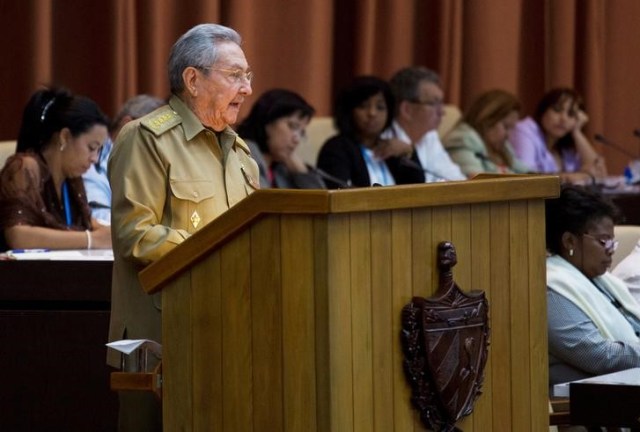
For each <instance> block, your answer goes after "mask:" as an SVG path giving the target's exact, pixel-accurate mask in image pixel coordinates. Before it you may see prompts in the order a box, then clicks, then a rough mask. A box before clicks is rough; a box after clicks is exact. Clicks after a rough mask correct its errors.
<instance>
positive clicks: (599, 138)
mask: <svg viewBox="0 0 640 432" xmlns="http://www.w3.org/2000/svg"><path fill="white" fill-rule="evenodd" d="M636 132H640V131H639V130H638V129H636V130H635V131H633V133H634V134H635V133H636ZM593 137H594V138H595V139H596V141H598V142H601V143H602V144H605V145H606V146H608V147H611V148H613V149H615V150H617V151H619V152H620V153H622V154H624V155H626V156H629V157H630V158H631V159H638V155H634V154H632V153H631V152H630V151H629V150H627V149H625V148H624V147H621V146H619V145H618V144H616V143H614V142H613V141H610V140H608V139H607V138H605V137H604V136H603V135H601V134H595V135H594V136H593Z"/></svg>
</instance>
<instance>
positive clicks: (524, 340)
mask: <svg viewBox="0 0 640 432" xmlns="http://www.w3.org/2000/svg"><path fill="white" fill-rule="evenodd" d="M509 221H510V224H509V237H510V238H509V268H510V272H509V273H510V275H511V280H510V286H511V374H510V377H511V388H512V419H513V423H512V425H513V430H524V429H526V428H529V427H531V404H530V401H531V394H530V392H529V389H530V388H531V381H530V372H529V371H530V368H531V364H530V362H529V350H530V348H529V347H530V343H529V286H528V283H529V268H528V259H529V256H528V254H529V250H528V247H527V242H526V239H527V238H528V231H527V202H526V201H514V202H511V203H510V204H509ZM525 389H526V390H525Z"/></svg>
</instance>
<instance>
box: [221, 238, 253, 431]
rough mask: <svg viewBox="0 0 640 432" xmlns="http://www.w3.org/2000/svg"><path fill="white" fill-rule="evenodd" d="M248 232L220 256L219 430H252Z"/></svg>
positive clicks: (249, 245) (225, 247)
mask: <svg viewBox="0 0 640 432" xmlns="http://www.w3.org/2000/svg"><path fill="white" fill-rule="evenodd" d="M250 240H251V238H250V233H249V231H245V232H243V233H242V234H240V235H238V236H237V237H236V238H235V239H234V241H232V242H230V243H228V244H227V245H225V246H224V247H223V249H222V251H221V255H220V266H221V275H220V277H221V281H222V286H223V287H225V289H223V290H222V301H221V304H222V309H223V311H224V313H223V315H222V353H223V357H222V370H223V371H224V373H223V375H222V387H223V389H224V404H223V425H224V426H223V427H224V430H228V431H238V432H243V431H251V430H252V428H253V420H252V416H253V397H252V391H253V390H252V375H253V370H252V362H253V359H252V356H251V307H252V304H251V286H250V275H249V266H248V264H249V263H248V257H250V256H251V242H250Z"/></svg>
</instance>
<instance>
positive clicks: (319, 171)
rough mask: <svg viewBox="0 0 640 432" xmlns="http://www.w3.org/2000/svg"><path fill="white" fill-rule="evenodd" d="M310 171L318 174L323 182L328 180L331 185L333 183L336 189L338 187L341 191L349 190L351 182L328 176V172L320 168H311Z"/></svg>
mask: <svg viewBox="0 0 640 432" xmlns="http://www.w3.org/2000/svg"><path fill="white" fill-rule="evenodd" d="M311 169H312V171H313V172H314V173H316V174H318V175H319V176H320V178H322V179H323V180H328V181H330V182H331V183H335V184H337V185H338V187H340V188H341V189H350V188H351V182H346V181H344V180H342V179H339V178H338V177H336V176H334V175H331V174H329V173H328V172H326V171H324V170H322V169H320V168H316V167H311Z"/></svg>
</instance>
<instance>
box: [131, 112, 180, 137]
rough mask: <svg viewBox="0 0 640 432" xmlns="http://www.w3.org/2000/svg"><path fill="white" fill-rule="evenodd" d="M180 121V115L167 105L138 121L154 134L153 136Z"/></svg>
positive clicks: (160, 133) (158, 134)
mask: <svg viewBox="0 0 640 432" xmlns="http://www.w3.org/2000/svg"><path fill="white" fill-rule="evenodd" d="M180 123H182V117H180V116H179V115H178V114H177V113H176V112H175V111H174V110H173V109H172V108H171V107H170V106H169V105H166V106H164V107H162V108H160V109H159V110H157V111H156V112H155V113H154V114H153V115H151V116H149V117H147V118H146V119H144V120H142V121H141V122H140V124H141V125H142V126H143V127H145V128H147V129H149V130H150V131H151V132H153V133H154V134H155V136H160V135H162V134H163V133H165V132H166V131H168V130H169V129H171V128H172V127H174V126H177V125H179V124H180Z"/></svg>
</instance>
